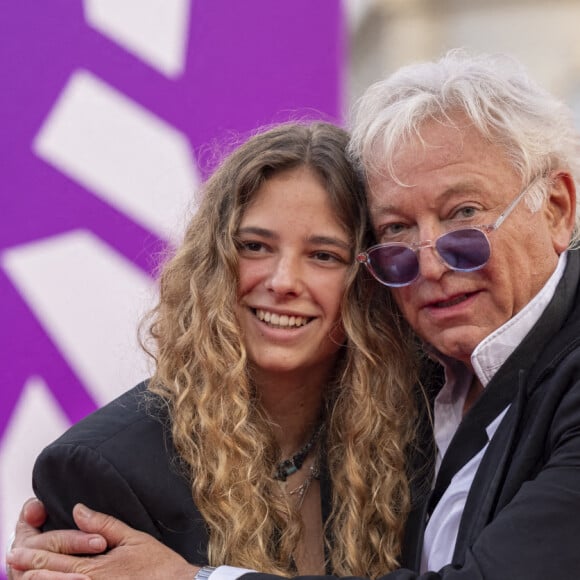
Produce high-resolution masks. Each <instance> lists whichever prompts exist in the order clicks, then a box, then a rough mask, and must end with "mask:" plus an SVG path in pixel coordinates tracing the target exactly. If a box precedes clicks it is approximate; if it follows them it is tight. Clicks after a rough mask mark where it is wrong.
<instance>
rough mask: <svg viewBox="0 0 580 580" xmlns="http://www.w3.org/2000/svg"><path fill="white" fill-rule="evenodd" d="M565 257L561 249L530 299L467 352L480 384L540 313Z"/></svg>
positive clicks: (489, 378) (550, 296)
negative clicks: (544, 280)
mask: <svg viewBox="0 0 580 580" xmlns="http://www.w3.org/2000/svg"><path fill="white" fill-rule="evenodd" d="M566 259H567V252H563V253H562V254H561V255H560V258H559V259H558V264H557V266H556V269H555V270H554V272H553V273H552V275H551V276H550V278H549V279H548V281H547V282H546V284H544V286H543V288H542V289H541V290H540V291H539V292H538V293H537V294H536V295H535V296H534V298H532V300H530V302H528V304H526V306H525V307H524V308H522V309H521V310H520V311H519V312H518V313H517V314H516V315H515V316H513V317H512V318H510V319H509V320H508V321H507V322H506V323H505V324H504V325H502V326H500V327H499V328H498V329H497V330H495V331H494V332H492V333H491V334H489V335H488V336H486V337H485V338H484V339H483V340H482V341H481V342H480V343H479V344H478V345H477V346H476V347H475V350H474V351H473V353H472V354H471V365H472V366H473V370H474V371H475V374H476V375H477V378H478V379H479V380H480V382H481V384H482V385H483V386H484V387H485V386H486V385H487V384H488V383H489V381H491V379H492V378H493V375H495V373H496V372H497V370H498V369H499V368H500V367H501V366H502V365H503V363H504V362H505V361H506V360H507V359H508V357H509V356H510V355H511V354H512V352H513V351H514V350H515V349H516V348H517V347H518V345H519V344H520V343H521V342H522V340H523V339H524V338H525V336H526V335H527V334H528V332H530V330H531V329H532V327H533V326H534V324H536V322H538V320H539V319H540V316H542V313H543V312H544V310H545V309H546V306H548V304H549V303H550V300H552V297H553V296H554V292H555V291H556V287H557V286H558V283H559V282H560V280H561V278H562V275H563V274H564V269H565V268H566Z"/></svg>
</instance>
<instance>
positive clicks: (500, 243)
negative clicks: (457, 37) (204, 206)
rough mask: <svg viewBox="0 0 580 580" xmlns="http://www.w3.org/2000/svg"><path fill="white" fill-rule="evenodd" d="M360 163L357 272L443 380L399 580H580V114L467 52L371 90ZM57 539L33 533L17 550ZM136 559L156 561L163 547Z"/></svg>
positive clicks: (71, 566)
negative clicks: (367, 239) (575, 116)
mask: <svg viewBox="0 0 580 580" xmlns="http://www.w3.org/2000/svg"><path fill="white" fill-rule="evenodd" d="M352 152H353V157H354V159H355V161H356V162H357V163H359V164H360V167H361V170H362V171H364V174H365V176H366V179H367V183H368V190H369V207H370V212H371V216H372V222H373V226H374V229H375V232H376V237H377V242H378V244H377V245H375V246H373V247H372V248H369V249H368V250H367V251H366V252H364V253H362V254H361V255H360V256H358V260H359V261H360V262H361V263H364V264H366V266H367V267H368V269H369V271H370V272H371V274H372V275H373V276H374V277H375V278H376V279H377V280H378V281H379V282H380V283H382V284H385V285H386V286H388V287H389V288H390V291H391V292H392V294H393V296H394V298H395V300H396V303H397V304H398V306H399V308H400V310H401V312H402V313H403V315H404V317H405V318H406V320H407V321H408V322H409V324H410V325H411V326H412V327H413V329H414V330H415V332H416V333H417V335H418V336H419V337H420V338H421V339H422V341H423V342H424V344H425V349H426V350H427V351H428V352H429V353H430V355H431V356H432V358H434V359H435V360H436V361H438V363H439V364H440V365H441V367H442V369H443V370H444V376H445V382H444V385H443V386H442V388H441V389H440V390H439V392H438V393H437V394H436V397H435V399H434V401H433V417H434V443H435V447H434V448H433V451H434V452H433V453H432V454H431V455H432V458H433V465H432V469H426V468H424V467H423V468H422V469H421V470H420V471H419V472H418V474H416V475H415V477H414V478H413V485H414V488H415V492H416V494H415V504H414V505H415V509H414V511H413V513H412V514H411V517H410V519H409V523H408V525H407V535H406V542H405V546H406V554H405V556H404V559H403V560H404V561H403V565H405V566H407V568H405V569H400V570H396V571H394V572H391V573H390V574H389V575H387V576H385V577H384V578H385V579H387V578H393V579H395V578H406V579H411V578H425V579H427V578H428V579H436V578H441V579H458V580H459V579H469V580H474V579H478V578H481V579H483V578H486V579H493V580H497V579H500V578H505V579H510V580H513V579H515V578H522V579H525V580H533V579H538V580H540V579H541V580H545V579H546V578H558V580H561V579H565V578H578V577H580V549H579V547H578V538H580V517H579V514H580V300H579V296H580V256H579V255H578V252H576V251H571V250H569V248H571V247H572V245H573V243H574V242H575V241H576V239H577V237H578V231H579V228H578V227H577V224H576V223H575V220H576V215H577V214H576V196H575V180H576V179H578V177H579V176H580V169H579V166H578V159H580V155H579V153H580V151H579V148H578V140H577V136H576V133H575V132H574V130H573V123H572V120H571V117H570V115H569V113H568V111H567V109H566V108H565V107H564V105H563V104H562V103H561V102H559V101H558V100H556V99H554V98H553V97H552V96H550V95H549V94H547V93H546V92H545V91H543V90H542V89H540V88H539V87H537V86H536V85H535V84H534V83H533V82H532V81H531V80H530V79H529V78H528V77H527V76H526V74H525V73H524V72H523V71H522V70H521V68H520V67H519V66H518V65H517V64H516V63H515V62H513V61H511V60H509V59H505V58H493V57H487V56H476V57H470V56H466V55H464V54H463V53H461V52H452V53H450V54H448V55H447V56H446V57H445V58H443V59H442V60H440V61H438V62H434V63H427V64H420V65H414V66H410V67H406V68H403V69H401V70H399V71H398V72H396V73H395V74H394V75H392V76H391V77H390V78H388V79H387V80H385V81H383V82H380V83H377V84H376V85H374V86H373V87H371V88H370V89H369V90H368V91H367V93H366V94H365V95H364V97H363V98H362V100H361V101H360V103H359V105H358V110H357V114H356V117H355V121H354V125H353V140H352ZM427 444H429V441H427ZM427 456H428V455H427ZM35 510H36V508H35V509H32V508H31V510H30V511H31V512H34V511H35ZM82 517H83V516H82V514H79V518H82ZM29 520H30V523H33V518H29ZM79 521H80V522H81V525H82V527H83V529H86V530H89V531H93V532H97V531H98V532H102V533H103V534H105V535H106V533H107V532H104V531H103V529H104V528H103V525H104V524H103V522H105V521H107V522H108V524H107V525H111V530H114V534H113V535H116V537H115V540H114V541H113V542H112V543H113V544H115V545H116V543H117V542H119V541H120V539H119V538H127V537H129V538H133V537H134V533H133V532H131V531H130V530H129V529H127V528H126V527H124V526H123V525H122V524H120V523H119V522H116V521H111V520H105V519H104V517H103V516H101V515H98V514H92V517H90V518H88V519H86V520H83V521H81V520H80V519H79ZM69 533H70V532H69ZM131 534H133V535H131ZM42 537H43V536H36V535H34V532H33V531H32V530H31V528H30V527H27V526H26V525H23V527H22V532H21V534H20V538H19V540H18V542H19V543H20V545H26V543H27V542H29V545H37V546H39V547H42V545H41V544H40V543H39V542H41V540H40V538H42ZM58 538H59V540H58V541H60V542H64V543H63V544H62V545H63V546H64V545H66V541H68V540H67V538H68V536H66V535H62V536H59V537H58ZM123 541H126V540H123ZM35 542H36V544H35ZM134 544H135V545H136V546H138V548H135V549H136V550H142V553H143V554H144V557H143V559H142V562H143V561H144V558H145V554H146V549H145V548H143V546H149V545H150V544H151V542H150V541H149V540H147V539H143V538H142V537H138V539H137V540H134ZM44 547H46V545H45V546H44ZM55 549H56V547H55ZM155 549H157V550H158V552H157V557H158V558H159V562H161V561H163V562H165V560H166V561H167V562H168V566H169V561H170V560H171V557H170V554H169V553H168V551H166V549H164V548H163V549H162V548H160V547H156V548H155ZM114 553H115V551H114V550H113V552H112V553H111V554H110V555H111V556H113V555H114ZM22 557H24V556H22ZM37 557H38V558H39V559H38V560H37V565H36V567H39V565H40V564H38V563H41V564H42V566H44V565H46V566H47V567H51V566H52V567H54V568H55V569H59V570H63V571H67V570H75V569H79V568H75V566H76V564H75V562H77V560H76V559H74V558H71V559H69V560H66V558H67V557H65V556H62V555H58V554H55V555H52V556H51V557H50V558H49V559H48V560H47V559H45V557H46V554H44V555H43V554H42V553H40V552H37ZM51 558H54V559H51ZM63 558H64V559H63ZM11 561H12V562H14V563H17V562H18V560H17V559H16V558H15V559H13V560H11ZM173 561H174V560H173ZM163 565H164V564H163ZM163 565H162V564H161V563H159V564H158V566H157V568H156V571H157V572H160V570H161V567H162V566H163ZM83 569H85V570H86V569H87V568H86V566H85V568H83ZM165 569H166V570H172V571H173V572H174V573H177V572H176V570H177V569H176V568H175V567H174V568H169V567H168V568H165ZM189 570H190V571H191V573H190V576H191V577H193V573H197V574H198V576H197V577H198V578H201V577H207V575H209V574H211V580H220V579H222V578H225V577H232V573H233V576H236V575H239V574H241V572H238V571H236V570H232V569H228V568H225V567H220V568H218V569H217V570H210V569H202V570H201V571H200V572H197V569H195V568H193V567H192V568H190V569H189ZM188 573H189V572H188V571H187V569H185V568H183V573H182V572H181V569H180V571H179V574H180V575H179V576H173V577H175V578H177V577H179V578H181V577H183V578H189V576H187V574H188ZM181 574H183V575H181ZM60 577H61V576H56V575H55V576H46V578H60ZM63 577H64V576H63ZM72 577H73V576H71V578H72ZM95 577H96V578H98V577H100V576H98V575H96V576H95ZM151 577H155V576H151ZM265 578H266V576H265V575H255V574H253V575H251V576H250V575H248V576H244V580H265Z"/></svg>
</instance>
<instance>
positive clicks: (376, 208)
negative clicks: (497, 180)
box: [369, 181, 483, 215]
mask: <svg viewBox="0 0 580 580" xmlns="http://www.w3.org/2000/svg"><path fill="white" fill-rule="evenodd" d="M482 192H483V189H482V187H481V185H480V184H479V183H477V182H475V181H464V182H461V183H456V184H454V185H451V186H449V187H448V188H447V189H446V190H444V191H442V192H441V193H440V194H439V195H438V196H437V199H438V200H441V199H443V200H447V199H450V198H452V197H454V196H458V195H463V194H472V193H482ZM408 195H413V193H412V192H409V193H408ZM369 210H370V211H371V212H372V213H373V214H374V213H376V214H378V215H386V214H389V213H398V212H399V211H400V208H398V207H397V206H396V205H394V204H392V203H371V204H370V206H369Z"/></svg>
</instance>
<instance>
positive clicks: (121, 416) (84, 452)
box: [33, 383, 208, 565]
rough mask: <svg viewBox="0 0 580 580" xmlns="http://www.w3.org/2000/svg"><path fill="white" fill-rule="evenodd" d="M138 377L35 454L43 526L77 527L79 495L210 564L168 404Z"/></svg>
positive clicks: (202, 524)
mask: <svg viewBox="0 0 580 580" xmlns="http://www.w3.org/2000/svg"><path fill="white" fill-rule="evenodd" d="M146 388H147V384H146V383H141V384H140V385H138V386H137V387H135V388H133V389H131V390H130V391H127V392H126V393H124V394H123V395H121V396H120V397H119V398H117V399H116V400H114V401H113V402H111V403H109V404H108V405H106V406H105V407H103V408H102V409H99V410H98V411H96V412H95V413H93V414H92V415H89V416H88V417H86V418H85V419H83V420H82V421H80V422H79V423H77V424H76V425H74V426H73V427H71V428H70V429H69V430H68V431H67V432H66V433H65V434H64V435H62V437H60V438H59V439H57V440H56V441H55V442H54V443H52V444H51V445H49V446H48V447H47V448H46V449H44V451H43V452H42V453H41V454H40V456H39V457H38V459H37V460H36V463H35V466H34V471H33V487H34V491H35V493H36V495H37V496H38V498H39V499H41V500H42V501H43V502H44V505H45V506H46V509H47V511H48V520H47V522H46V525H45V529H58V528H73V527H75V525H74V521H73V519H72V516H71V511H72V508H73V506H74V505H75V503H77V502H83V503H85V504H86V505H87V506H89V507H91V508H93V509H96V510H99V511H102V512H105V513H108V514H111V515H114V516H115V517H117V518H119V519H120V520H122V521H124V522H125V523H127V524H129V525H130V526H131V527H134V528H137V529H138V530H141V531H143V532H147V533H148V534H151V535H152V536H154V537H155V538H157V539H158V540H160V541H161V542H163V543H164V544H166V545H167V546H169V547H170V548H172V549H174V550H175V551H176V552H179V553H180V554H181V555H182V556H183V557H184V558H186V559H187V560H188V561H190V562H192V563H195V564H198V565H203V564H207V542H208V537H207V531H206V526H205V522H204V520H203V518H202V516H201V514H200V513H199V511H198V510H197V508H196V507H195V504H194V503H193V499H192V497H191V491H190V485H189V481H188V477H187V476H186V475H185V471H184V470H183V469H182V468H181V465H180V462H179V459H178V458H177V456H176V453H175V449H174V446H173V442H172V439H171V434H170V431H169V428H168V420H167V410H166V408H165V407H164V405H163V404H162V403H161V402H160V399H159V398H157V397H155V396H154V395H151V394H150V393H148V392H147V391H146Z"/></svg>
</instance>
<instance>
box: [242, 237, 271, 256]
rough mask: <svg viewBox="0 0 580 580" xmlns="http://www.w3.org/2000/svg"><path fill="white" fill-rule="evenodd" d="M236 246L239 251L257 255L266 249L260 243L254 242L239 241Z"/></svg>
mask: <svg viewBox="0 0 580 580" xmlns="http://www.w3.org/2000/svg"><path fill="white" fill-rule="evenodd" d="M238 245H239V248H240V251H242V252H248V253H258V252H262V251H264V250H265V249H266V247H265V245H264V244H263V243H262V242H256V241H254V240H248V241H240V242H239V244H238Z"/></svg>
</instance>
